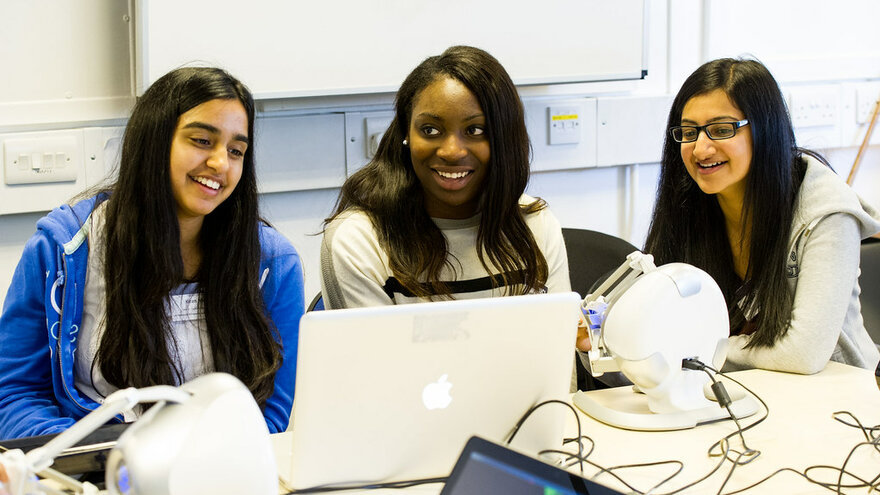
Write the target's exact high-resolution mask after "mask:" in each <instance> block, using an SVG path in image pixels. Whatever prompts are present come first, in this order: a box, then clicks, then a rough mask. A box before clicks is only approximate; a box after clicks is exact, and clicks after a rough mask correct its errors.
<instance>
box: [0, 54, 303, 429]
mask: <svg viewBox="0 0 880 495" xmlns="http://www.w3.org/2000/svg"><path fill="white" fill-rule="evenodd" d="M253 130H254V102H253V98H252V96H251V94H250V92H249V91H248V90H247V88H246V87H245V86H244V85H242V84H241V83H240V82H239V81H238V80H236V79H235V78H233V77H232V76H230V75H229V74H228V73H226V72H225V71H222V70H220V69H214V68H182V69H177V70H174V71H172V72H170V73H168V74H166V75H165V76H163V77H162V78H160V79H159V80H157V81H156V82H155V83H154V84H153V85H152V86H151V87H150V88H149V89H148V90H147V91H146V92H145V93H144V95H143V96H142V97H141V98H139V99H138V102H137V104H136V105H135V108H134V110H133V112H132V115H131V118H130V120H129V121H128V125H127V127H126V130H125V137H124V139H123V145H122V155H121V162H120V166H119V176H118V179H117V180H116V181H115V183H114V184H112V185H111V186H110V187H108V188H106V189H104V190H102V191H100V192H99V193H98V194H96V195H94V196H92V197H87V198H84V199H81V200H79V201H76V202H72V204H70V205H62V206H61V207H59V208H57V209H55V210H54V211H52V212H51V213H49V215H47V216H46V217H44V218H42V219H41V220H40V221H39V222H38V223H37V232H36V234H34V236H33V237H32V238H31V240H30V241H29V242H28V243H27V245H26V246H25V250H24V254H23V256H22V259H21V261H20V262H19V265H18V267H17V268H16V271H15V274H14V276H13V281H12V286H11V287H10V289H9V292H8V294H7V298H6V303H5V306H4V310H3V314H2V316H0V349H2V353H0V438H12V437H21V436H30V435H38V434H49V433H57V432H60V431H62V430H64V429H66V428H67V427H69V426H71V425H72V424H73V423H74V422H75V421H76V420H77V419H79V418H81V417H82V416H84V415H86V414H87V413H89V412H90V411H91V410H93V409H95V408H96V407H98V405H99V404H100V402H101V401H102V399H103V398H104V397H106V396H107V395H108V394H110V393H111V392H113V391H115V390H117V389H119V388H125V387H146V386H150V385H160V384H166V385H176V384H180V383H183V382H185V381H188V380H190V379H192V378H194V377H196V376H199V375H201V374H204V373H207V372H211V371H222V372H227V373H230V374H232V375H234V376H236V377H237V378H238V379H240V380H241V381H242V382H243V383H244V384H245V385H247V386H248V388H249V389H250V390H251V392H252V393H253V395H254V398H255V399H256V400H257V402H258V404H260V406H261V407H262V409H263V412H264V416H265V419H266V423H267V425H268V427H269V430H270V431H273V432H276V431H283V430H284V429H286V427H287V423H288V419H289V416H290V409H291V405H292V401H293V380H294V367H295V361H296V344H297V333H298V328H299V318H300V316H301V315H302V313H303V290H302V269H301V265H300V261H299V256H298V255H297V253H296V250H294V248H293V246H291V245H290V243H289V242H288V241H287V240H286V239H284V237H283V236H281V235H280V234H279V233H278V232H277V231H275V230H274V229H272V228H271V227H269V226H268V225H267V224H266V223H265V222H263V221H262V220H261V219H260V216H259V211H258V197H257V185H256V175H255V169H254V152H253V139H254V132H253ZM124 416H125V418H124V419H125V420H131V419H134V418H135V417H136V416H137V411H130V412H126V414H125V415H124ZM119 419H123V418H119Z"/></svg>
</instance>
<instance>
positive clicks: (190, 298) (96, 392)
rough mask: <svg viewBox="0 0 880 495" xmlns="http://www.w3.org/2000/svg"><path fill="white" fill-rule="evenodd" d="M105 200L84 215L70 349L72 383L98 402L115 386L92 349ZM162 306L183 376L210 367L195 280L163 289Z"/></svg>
mask: <svg viewBox="0 0 880 495" xmlns="http://www.w3.org/2000/svg"><path fill="white" fill-rule="evenodd" d="M106 205H107V203H102V204H100V205H98V207H97V208H95V210H94V211H93V212H92V215H91V218H90V221H91V227H90V229H89V249H90V250H91V253H90V255H89V258H88V265H87V267H86V286H85V294H84V301H83V317H82V326H81V327H80V330H79V335H78V337H77V340H76V342H75V343H76V354H75V355H74V384H75V385H76V388H77V390H79V392H80V393H82V394H84V395H86V396H87V397H89V398H90V399H92V400H94V401H96V402H99V403H103V401H104V398H105V397H106V396H108V395H110V394H111V393H113V392H115V391H116V390H117V388H116V387H114V386H113V385H111V384H109V383H107V381H106V380H105V379H104V376H103V375H102V374H101V369H100V366H99V365H98V363H95V355H96V354H97V351H98V347H99V346H100V343H101V337H102V336H103V334H104V328H105V324H106V323H105V322H106V320H105V318H104V316H105V313H106V301H105V298H104V292H105V285H104V252H103V246H104V244H103V239H104V217H105V214H106V213H105V212H106ZM166 307H167V310H168V313H169V316H170V318H169V320H170V323H171V338H170V339H169V341H168V353H169V355H170V356H171V357H172V359H173V360H174V361H175V363H176V364H177V367H178V369H179V370H180V371H181V373H182V374H183V382H184V383H185V382H187V381H189V380H192V379H193V378H196V377H198V376H201V375H203V374H205V373H209V372H211V371H213V369H214V363H213V358H212V356H211V347H210V341H209V339H208V335H207V325H206V324H205V315H204V309H203V306H202V304H201V295H200V293H199V290H198V284H197V283H184V284H181V285H179V286H178V287H176V288H175V289H174V290H172V291H171V293H170V294H169V297H168V301H167V303H166ZM177 385H179V383H178V384H177ZM140 413H141V410H140V408H139V407H136V408H135V409H134V410H129V411H125V412H123V416H124V418H125V421H128V422H130V421H134V420H135V419H137V417H138V415H139V414H140Z"/></svg>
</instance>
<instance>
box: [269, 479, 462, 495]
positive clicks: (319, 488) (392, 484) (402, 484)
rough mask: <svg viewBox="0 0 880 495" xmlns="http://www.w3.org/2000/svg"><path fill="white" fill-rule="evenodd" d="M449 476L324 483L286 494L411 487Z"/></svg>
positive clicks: (444, 481)
mask: <svg viewBox="0 0 880 495" xmlns="http://www.w3.org/2000/svg"><path fill="white" fill-rule="evenodd" d="M447 479H448V477H446V476H444V477H442V478H423V479H418V480H404V481H389V482H383V483H370V484H366V485H322V486H313V487H311V488H302V489H299V490H291V491H289V492H287V494H286V495H297V494H300V493H324V492H341V491H344V490H378V489H381V488H409V487H412V486H419V485H428V484H431V483H446V480H447Z"/></svg>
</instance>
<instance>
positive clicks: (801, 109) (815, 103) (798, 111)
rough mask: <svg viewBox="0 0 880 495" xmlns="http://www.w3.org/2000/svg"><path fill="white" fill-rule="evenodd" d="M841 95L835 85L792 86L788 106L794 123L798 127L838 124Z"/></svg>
mask: <svg viewBox="0 0 880 495" xmlns="http://www.w3.org/2000/svg"><path fill="white" fill-rule="evenodd" d="M839 95H840V93H839V90H838V88H836V87H834V86H818V87H797V88H791V89H790V90H789V94H788V108H789V113H790V114H791V122H792V124H793V125H794V126H795V127H797V128H803V127H827V126H834V125H837V124H838V115H839V113H840V112H839V110H838V107H839V101H840V96H839Z"/></svg>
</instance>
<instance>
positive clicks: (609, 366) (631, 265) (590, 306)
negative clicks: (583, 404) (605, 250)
mask: <svg viewBox="0 0 880 495" xmlns="http://www.w3.org/2000/svg"><path fill="white" fill-rule="evenodd" d="M656 269H657V267H656V266H654V257H653V256H651V255H650V254H644V253H642V252H640V251H633V252H632V253H630V254H629V255H627V257H626V260H625V261H624V262H623V263H622V264H621V265H620V266H619V267H618V268H617V269H616V270H615V271H614V273H612V274H611V275H609V276H608V278H607V279H605V281H604V282H602V284H601V285H599V287H598V288H597V289H596V291H595V292H593V293H591V294H587V296H586V297H585V298H584V302H583V303H582V304H581V311H582V312H583V315H584V319H585V320H586V322H587V326H588V327H589V329H590V343H591V344H592V346H593V349H592V350H591V351H589V353H588V356H589V361H588V363H589V366H588V371H589V372H590V374H591V375H593V376H602V375H603V374H604V373H606V372H613V371H620V367H619V366H618V365H617V363H616V362H615V361H614V358H613V356H612V355H611V353H610V352H608V349H607V347H606V345H605V339H604V334H603V332H602V324H603V323H604V321H605V315H606V314H607V312H608V311H609V309H610V307H611V306H612V305H613V304H614V303H615V302H616V301H617V300H618V299H619V298H620V296H621V295H623V294H624V293H625V292H626V291H627V290H629V288H630V287H632V286H633V284H635V283H636V280H637V279H638V277H639V276H640V275H642V274H644V273H649V272H652V271H654V270H656ZM606 292H608V294H606Z"/></svg>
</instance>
